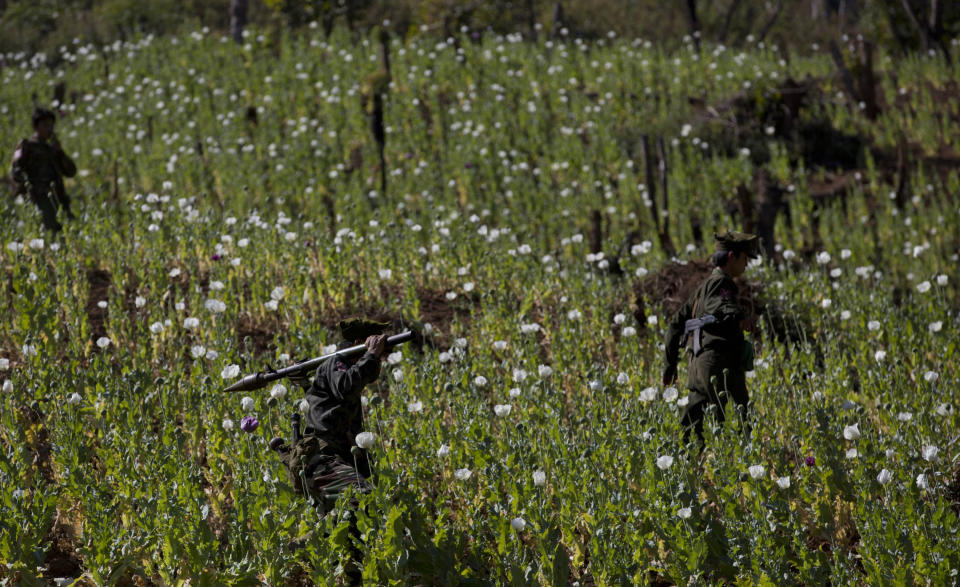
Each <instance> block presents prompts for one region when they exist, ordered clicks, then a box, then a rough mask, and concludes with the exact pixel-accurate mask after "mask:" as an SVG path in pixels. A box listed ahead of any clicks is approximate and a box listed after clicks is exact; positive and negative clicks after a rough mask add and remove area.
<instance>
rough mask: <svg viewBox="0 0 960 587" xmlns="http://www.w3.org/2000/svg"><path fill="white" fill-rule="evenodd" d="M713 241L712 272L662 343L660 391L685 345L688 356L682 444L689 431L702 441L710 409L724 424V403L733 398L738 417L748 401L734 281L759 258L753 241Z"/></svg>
mask: <svg viewBox="0 0 960 587" xmlns="http://www.w3.org/2000/svg"><path fill="white" fill-rule="evenodd" d="M714 237H715V240H716V252H715V253H714V254H713V263H714V265H715V266H716V267H715V268H714V270H713V273H711V274H710V277H708V278H707V279H706V281H704V283H703V284H702V285H701V286H700V287H699V289H697V291H696V292H695V293H694V294H693V295H692V296H691V297H690V299H689V300H687V302H686V303H685V304H684V305H683V306H682V307H681V308H680V310H679V311H677V313H676V315H675V316H674V318H673V320H672V321H671V322H670V326H669V327H668V329H667V334H666V339H665V341H664V342H665V346H666V348H665V351H664V363H665V368H664V371H663V377H662V380H663V384H664V385H671V384H673V383H674V382H675V381H676V379H677V362H678V360H679V355H680V348H681V347H682V346H683V345H684V344H685V343H686V345H687V346H688V347H689V351H690V364H689V367H688V369H687V372H688V373H687V388H688V389H689V390H690V396H689V403H688V404H687V405H686V407H685V408H684V411H683V413H682V415H681V423H682V425H683V427H684V439H685V440H688V439H689V436H690V430H691V429H693V430H694V431H696V433H697V436H698V437H699V438H700V439H701V441H702V440H703V417H704V413H705V410H706V409H707V408H708V407H710V406H715V407H716V411H717V417H718V418H719V420H720V421H721V422H723V420H724V418H725V416H726V414H725V409H726V400H727V398H728V397H730V398H733V401H734V404H735V405H736V409H737V410H739V411H740V412H741V414H742V415H745V412H746V406H747V402H748V400H749V397H748V394H747V385H746V371H747V370H749V369H752V363H753V347H752V346H751V345H750V344H749V343H748V342H747V341H746V340H745V338H744V336H743V329H744V328H745V327H747V326H749V325H748V324H747V323H746V320H747V316H746V315H745V313H744V311H743V309H742V308H741V307H740V305H739V303H738V300H737V294H738V289H737V285H736V284H735V283H734V281H733V280H734V279H735V278H737V277H739V276H741V275H742V274H743V272H744V270H745V269H746V267H747V263H748V262H749V260H750V258H751V257H757V256H759V253H758V252H757V251H758V246H757V245H758V243H757V237H756V236H755V235H752V234H746V233H742V232H733V231H728V232H725V233H723V234H717V235H714Z"/></svg>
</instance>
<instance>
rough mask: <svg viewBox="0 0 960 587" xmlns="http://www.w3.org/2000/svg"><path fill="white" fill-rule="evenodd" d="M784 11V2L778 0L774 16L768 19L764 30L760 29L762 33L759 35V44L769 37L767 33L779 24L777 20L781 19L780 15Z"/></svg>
mask: <svg viewBox="0 0 960 587" xmlns="http://www.w3.org/2000/svg"><path fill="white" fill-rule="evenodd" d="M782 11H783V0H777V7H776V8H774V9H773V14H771V15H770V18H768V19H767V22H766V23H765V24H764V25H763V28H761V29H760V33H759V34H758V35H757V42H760V41H762V40H763V38H764V37H766V36H767V33H769V32H770V29H771V28H773V24H774V23H775V22H777V18H779V17H780V13H781V12H782Z"/></svg>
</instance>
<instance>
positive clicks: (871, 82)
mask: <svg viewBox="0 0 960 587" xmlns="http://www.w3.org/2000/svg"><path fill="white" fill-rule="evenodd" d="M859 93H860V99H861V100H862V101H863V103H864V105H865V107H866V115H867V118H869V119H870V120H876V119H877V116H879V114H880V106H879V105H878V104H877V80H876V76H875V75H874V73H873V43H871V42H870V41H863V43H861V45H860V92H859Z"/></svg>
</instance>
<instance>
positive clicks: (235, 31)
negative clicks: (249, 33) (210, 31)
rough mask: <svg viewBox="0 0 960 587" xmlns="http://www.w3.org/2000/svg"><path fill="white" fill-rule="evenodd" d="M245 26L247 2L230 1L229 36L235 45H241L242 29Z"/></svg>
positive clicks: (243, 0) (241, 0)
mask: <svg viewBox="0 0 960 587" xmlns="http://www.w3.org/2000/svg"><path fill="white" fill-rule="evenodd" d="M246 26H247V0H230V34H231V36H233V40H234V42H235V43H236V44H238V45H242V44H243V29H244V28H245V27H246Z"/></svg>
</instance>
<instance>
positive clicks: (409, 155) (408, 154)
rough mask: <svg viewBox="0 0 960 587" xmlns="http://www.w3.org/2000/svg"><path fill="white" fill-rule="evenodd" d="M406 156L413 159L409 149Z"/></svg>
mask: <svg viewBox="0 0 960 587" xmlns="http://www.w3.org/2000/svg"><path fill="white" fill-rule="evenodd" d="M406 157H407V159H413V153H412V152H410V151H407V155H406Z"/></svg>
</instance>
